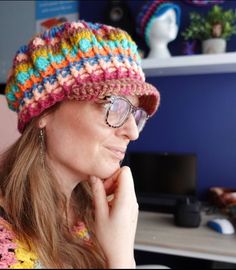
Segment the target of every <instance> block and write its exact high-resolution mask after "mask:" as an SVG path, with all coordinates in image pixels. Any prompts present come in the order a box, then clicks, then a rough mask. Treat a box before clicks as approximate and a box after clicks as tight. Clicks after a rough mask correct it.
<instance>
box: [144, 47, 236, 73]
mask: <svg viewBox="0 0 236 270" xmlns="http://www.w3.org/2000/svg"><path fill="white" fill-rule="evenodd" d="M142 68H143V70H144V73H145V75H146V77H151V76H175V75H177V76H179V75H194V74H214V73H232V72H236V52H229V53H224V54H204V55H203V54H199V55H191V56H172V57H171V58H168V59H143V60H142Z"/></svg>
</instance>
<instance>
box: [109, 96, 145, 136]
mask: <svg viewBox="0 0 236 270" xmlns="http://www.w3.org/2000/svg"><path fill="white" fill-rule="evenodd" d="M106 100H108V101H109V102H108V103H106V104H105V108H106V110H107V111H106V123H107V125H108V126H110V127H113V128H119V127H121V126H122V125H123V124H124V123H125V122H126V121H127V120H128V118H129V116H130V114H131V113H132V114H133V116H134V119H135V123H136V125H137V128H138V131H139V132H141V131H142V129H143V128H144V126H145V124H146V122H147V120H148V118H149V116H148V114H147V112H146V111H145V110H144V109H142V108H139V107H135V106H134V105H133V104H132V103H131V102H130V101H129V100H128V99H126V98H124V97H121V96H110V97H107V98H106Z"/></svg>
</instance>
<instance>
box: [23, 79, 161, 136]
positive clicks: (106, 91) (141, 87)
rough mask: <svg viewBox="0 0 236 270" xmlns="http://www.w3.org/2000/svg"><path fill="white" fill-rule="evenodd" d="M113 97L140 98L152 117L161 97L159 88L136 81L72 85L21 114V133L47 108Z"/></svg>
mask: <svg viewBox="0 0 236 270" xmlns="http://www.w3.org/2000/svg"><path fill="white" fill-rule="evenodd" d="M110 95H123V96H127V95H131V96H138V97H140V102H139V106H140V107H142V108H144V109H145V110H146V111H147V113H148V114H149V115H153V114H154V113H155V111H156V110H157V108H158V106H159V103H160V95H159V92H158V91H157V90H156V88H155V87H154V86H153V85H151V84H149V83H146V82H141V81H139V80H136V79H129V78H123V79H111V80H106V81H99V82H87V83H80V84H72V85H71V86H68V85H66V84H65V85H64V86H63V87H62V86H59V87H57V88H55V89H51V91H47V94H46V95H45V93H44V95H42V96H41V97H40V96H38V98H37V100H35V102H31V103H30V104H28V106H27V107H25V106H24V108H23V110H22V111H20V112H19V114H18V129H19V131H20V132H21V133H22V132H23V131H24V128H25V126H26V124H27V123H28V122H29V121H30V120H31V119H32V118H34V117H36V116H38V115H40V114H41V113H42V112H43V111H44V110H45V109H47V108H50V107H52V106H53V105H54V104H56V103H57V102H60V101H63V100H78V101H85V100H88V101H89V100H97V99H100V98H101V99H102V98H104V97H105V96H110Z"/></svg>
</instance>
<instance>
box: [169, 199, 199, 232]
mask: <svg viewBox="0 0 236 270" xmlns="http://www.w3.org/2000/svg"><path fill="white" fill-rule="evenodd" d="M174 220H175V225H176V226H179V227H186V228H197V227H199V225H200V223H201V205H200V202H198V201H193V202H191V201H190V199H189V198H188V197H187V198H186V200H179V201H178V202H177V203H176V208H175V214H174Z"/></svg>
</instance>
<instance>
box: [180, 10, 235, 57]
mask: <svg viewBox="0 0 236 270" xmlns="http://www.w3.org/2000/svg"><path fill="white" fill-rule="evenodd" d="M235 23H236V13H235V11H234V10H232V9H229V10H224V9H223V8H222V7H220V6H218V5H214V6H213V7H212V8H211V9H210V11H209V12H208V13H207V14H206V15H200V14H198V13H197V12H191V13H190V24H189V26H188V27H187V28H186V29H185V31H183V32H182V36H183V37H184V39H185V40H186V41H193V40H199V41H201V42H202V51H203V53H223V52H225V51H226V41H227V40H229V39H230V38H231V36H232V35H234V34H236V25H235Z"/></svg>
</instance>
